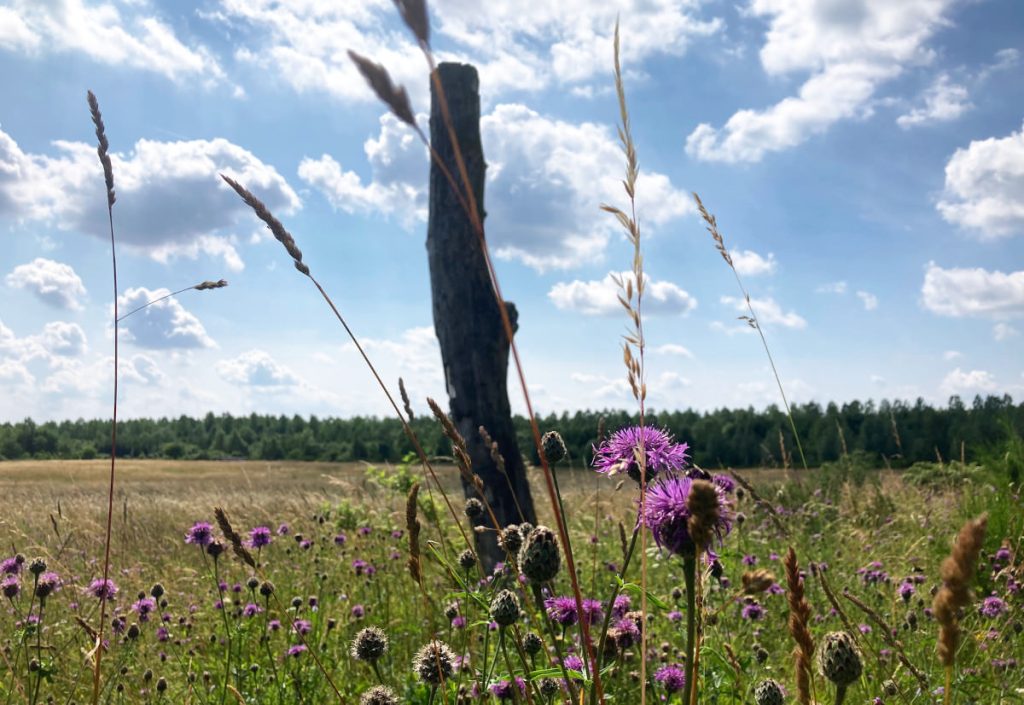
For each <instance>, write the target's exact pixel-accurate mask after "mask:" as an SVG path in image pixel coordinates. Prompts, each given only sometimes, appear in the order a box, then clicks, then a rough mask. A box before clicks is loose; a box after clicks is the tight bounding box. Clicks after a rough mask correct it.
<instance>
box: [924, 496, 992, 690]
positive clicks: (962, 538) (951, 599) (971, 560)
mask: <svg viewBox="0 0 1024 705" xmlns="http://www.w3.org/2000/svg"><path fill="white" fill-rule="evenodd" d="M987 526H988V515H985V514H983V515H982V516H980V517H978V518H977V519H971V520H970V521H968V522H967V523H966V524H964V525H963V527H962V528H961V529H960V533H959V534H958V535H957V537H956V543H955V544H954V546H953V552H952V553H951V554H950V555H949V556H948V557H947V558H946V560H944V561H943V562H942V567H941V568H940V569H939V576H940V577H941V578H942V587H941V588H940V589H939V591H938V593H936V595H935V600H934V601H933V602H932V609H933V610H934V611H935V619H936V621H938V623H939V625H940V629H939V643H938V651H939V660H940V661H942V665H944V666H946V667H947V668H952V666H953V663H954V662H955V661H956V647H957V644H958V643H959V641H960V620H959V618H958V616H957V612H958V611H959V610H961V609H963V608H964V607H966V606H967V605H968V604H969V603H970V599H971V595H970V585H971V581H972V580H973V579H974V571H975V569H976V568H977V565H978V554H979V552H980V551H981V544H982V543H983V542H984V540H985V529H986V528H987ZM947 690H948V688H947Z"/></svg>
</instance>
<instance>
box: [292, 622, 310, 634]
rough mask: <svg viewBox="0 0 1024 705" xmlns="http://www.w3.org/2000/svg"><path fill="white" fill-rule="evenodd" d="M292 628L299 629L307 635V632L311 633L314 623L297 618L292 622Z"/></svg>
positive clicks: (299, 631) (300, 632)
mask: <svg viewBox="0 0 1024 705" xmlns="http://www.w3.org/2000/svg"><path fill="white" fill-rule="evenodd" d="M292 629H294V630H295V631H297V632H298V633H299V634H301V635H302V636H306V635H307V634H309V632H310V631H312V629H313V625H312V624H310V623H309V621H308V620H305V619H296V620H295V621H294V622H292Z"/></svg>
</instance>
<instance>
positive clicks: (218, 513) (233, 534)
mask: <svg viewBox="0 0 1024 705" xmlns="http://www.w3.org/2000/svg"><path fill="white" fill-rule="evenodd" d="M213 515H214V517H216V519H217V526H219V527H220V530H221V533H223V534H224V538H226V539H227V540H228V541H229V542H230V543H231V549H232V550H233V551H234V552H235V555H236V556H237V557H238V560H240V561H242V562H243V563H245V564H246V565H247V566H249V567H250V568H252V569H253V570H256V560H255V559H254V558H253V557H252V554H251V553H249V549H247V548H246V547H245V544H243V543H242V537H241V536H239V535H238V532H237V531H235V530H234V528H232V526H231V520H230V519H228V513H227V512H225V511H224V510H223V509H222V508H221V507H214V510H213Z"/></svg>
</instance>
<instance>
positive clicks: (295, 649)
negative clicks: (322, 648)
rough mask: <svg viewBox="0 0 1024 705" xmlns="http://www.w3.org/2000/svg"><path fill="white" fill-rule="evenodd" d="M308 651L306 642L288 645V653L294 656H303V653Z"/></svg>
mask: <svg viewBox="0 0 1024 705" xmlns="http://www.w3.org/2000/svg"><path fill="white" fill-rule="evenodd" d="M306 651H308V649H307V648H306V645H305V644H293V645H292V646H289V647H288V655H289V656H291V657H292V658H298V657H299V656H302V654H303V653H305V652H306Z"/></svg>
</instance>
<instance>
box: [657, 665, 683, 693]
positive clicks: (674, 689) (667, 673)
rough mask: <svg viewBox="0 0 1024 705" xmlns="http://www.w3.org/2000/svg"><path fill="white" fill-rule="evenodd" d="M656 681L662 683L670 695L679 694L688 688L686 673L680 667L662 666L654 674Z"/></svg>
mask: <svg viewBox="0 0 1024 705" xmlns="http://www.w3.org/2000/svg"><path fill="white" fill-rule="evenodd" d="M654 680H656V681H658V682H659V683H661V684H662V685H663V686H664V687H665V690H667V691H668V692H669V694H671V693H678V692H679V691H680V690H682V689H683V688H684V687H685V686H686V673H685V672H684V671H683V669H681V668H679V667H678V666H662V667H661V668H659V669H658V671H657V672H656V673H655V674H654Z"/></svg>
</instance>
